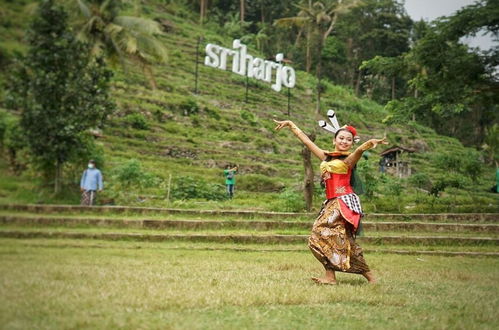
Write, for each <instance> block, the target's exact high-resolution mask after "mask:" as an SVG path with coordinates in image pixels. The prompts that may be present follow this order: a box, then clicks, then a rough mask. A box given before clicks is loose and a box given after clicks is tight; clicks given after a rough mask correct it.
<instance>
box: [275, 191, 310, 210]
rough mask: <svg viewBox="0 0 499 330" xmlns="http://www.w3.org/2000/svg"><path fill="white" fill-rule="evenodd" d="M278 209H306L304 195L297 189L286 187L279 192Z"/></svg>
mask: <svg viewBox="0 0 499 330" xmlns="http://www.w3.org/2000/svg"><path fill="white" fill-rule="evenodd" d="M277 209H278V211H282V212H300V211H303V210H304V209H305V200H304V199H303V195H302V194H301V193H299V192H297V191H294V190H291V189H286V190H284V191H283V192H282V193H280V194H279V203H278V206H277Z"/></svg>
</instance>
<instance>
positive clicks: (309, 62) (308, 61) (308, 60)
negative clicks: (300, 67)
mask: <svg viewBox="0 0 499 330" xmlns="http://www.w3.org/2000/svg"><path fill="white" fill-rule="evenodd" d="M310 33H311V32H310V27H307V47H306V48H307V49H306V52H307V53H306V55H305V57H306V58H305V62H306V63H305V70H306V71H307V73H310V69H311V67H312V55H311V50H310Z"/></svg>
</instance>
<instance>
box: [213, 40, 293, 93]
mask: <svg viewBox="0 0 499 330" xmlns="http://www.w3.org/2000/svg"><path fill="white" fill-rule="evenodd" d="M232 48H233V49H229V48H224V47H221V46H217V45H214V44H207V45H206V48H205V51H206V57H205V58H204V64H205V65H207V66H211V67H213V68H218V69H221V70H227V61H228V60H230V59H229V57H232V72H234V73H237V74H239V75H241V76H248V77H249V78H255V79H259V80H262V81H266V82H269V83H271V82H272V80H274V83H273V84H272V86H271V87H272V89H273V90H275V91H276V92H279V91H280V90H281V87H282V85H284V86H286V87H288V88H293V87H295V83H296V73H295V70H294V69H293V68H292V67H289V66H286V65H282V64H281V63H277V62H280V61H282V59H283V55H282V54H277V55H276V61H277V62H272V61H268V60H264V59H262V58H258V57H253V56H251V55H249V54H248V53H247V47H246V45H244V44H242V43H241V41H240V40H239V39H235V40H234V41H233V42H232Z"/></svg>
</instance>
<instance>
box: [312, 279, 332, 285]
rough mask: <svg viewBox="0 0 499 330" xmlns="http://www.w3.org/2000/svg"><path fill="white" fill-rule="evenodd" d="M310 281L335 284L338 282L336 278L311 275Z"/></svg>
mask: <svg viewBox="0 0 499 330" xmlns="http://www.w3.org/2000/svg"><path fill="white" fill-rule="evenodd" d="M312 281H314V282H315V283H317V284H326V285H335V284H338V282H336V280H334V279H332V278H327V277H312Z"/></svg>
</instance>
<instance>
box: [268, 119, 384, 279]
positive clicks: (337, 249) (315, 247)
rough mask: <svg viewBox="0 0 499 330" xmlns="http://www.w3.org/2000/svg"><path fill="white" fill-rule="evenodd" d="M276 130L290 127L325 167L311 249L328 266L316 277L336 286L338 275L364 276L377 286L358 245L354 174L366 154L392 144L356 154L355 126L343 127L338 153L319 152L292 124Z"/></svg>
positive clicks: (366, 145) (374, 143) (336, 145)
mask: <svg viewBox="0 0 499 330" xmlns="http://www.w3.org/2000/svg"><path fill="white" fill-rule="evenodd" d="M274 121H275V122H276V124H277V126H276V128H275V129H276V130H281V129H283V128H286V127H289V128H290V129H291V131H292V132H293V133H294V134H295V135H296V137H297V138H298V139H300V141H302V142H303V144H304V145H305V146H306V147H307V148H308V149H309V150H310V151H311V152H312V153H313V154H314V155H315V156H316V157H317V158H319V159H320V160H321V161H322V163H321V166H320V168H321V175H322V179H323V180H324V183H325V187H326V201H325V202H324V204H323V206H322V209H321V211H320V213H319V216H318V217H317V219H316V220H315V222H314V225H313V227H312V234H311V235H310V237H309V240H308V247H309V248H310V250H311V251H312V253H313V255H314V256H315V257H316V258H317V260H319V261H320V262H321V263H322V265H323V266H324V268H325V270H326V273H325V275H324V276H323V277H313V278H312V280H314V281H315V282H316V283H319V284H336V275H335V272H336V271H340V272H347V273H355V274H361V275H363V276H364V277H365V278H366V279H367V280H368V281H369V282H370V283H374V282H376V279H375V277H374V275H373V273H372V272H371V270H370V268H369V266H368V265H367V263H366V261H365V260H364V256H363V252H362V249H361V247H360V246H359V245H358V244H357V243H356V242H355V234H356V232H357V230H358V228H359V224H360V219H361V217H362V208H361V205H360V200H359V197H358V196H357V194H356V193H355V192H354V190H353V188H352V184H351V181H350V180H351V178H352V170H353V169H354V168H355V165H356V164H357V161H358V160H359V159H360V158H361V157H362V154H363V153H364V151H366V150H369V149H372V148H375V147H376V146H377V145H378V144H379V143H381V144H388V142H387V141H386V139H385V138H383V139H371V140H369V141H367V142H365V143H364V144H362V145H361V146H359V147H358V148H356V149H355V151H353V152H350V151H349V150H350V148H351V147H352V145H353V143H354V139H356V138H357V131H356V129H355V128H354V127H352V126H343V127H341V128H339V129H338V130H337V131H336V132H335V136H334V151H332V152H329V151H326V150H323V149H321V148H319V147H318V146H317V145H315V143H314V142H313V141H312V140H310V139H309V137H308V136H307V135H306V134H305V133H303V132H302V131H301V130H300V129H299V128H298V127H297V126H296V125H295V124H294V123H293V122H292V121H290V120H285V121H277V120H274Z"/></svg>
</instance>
